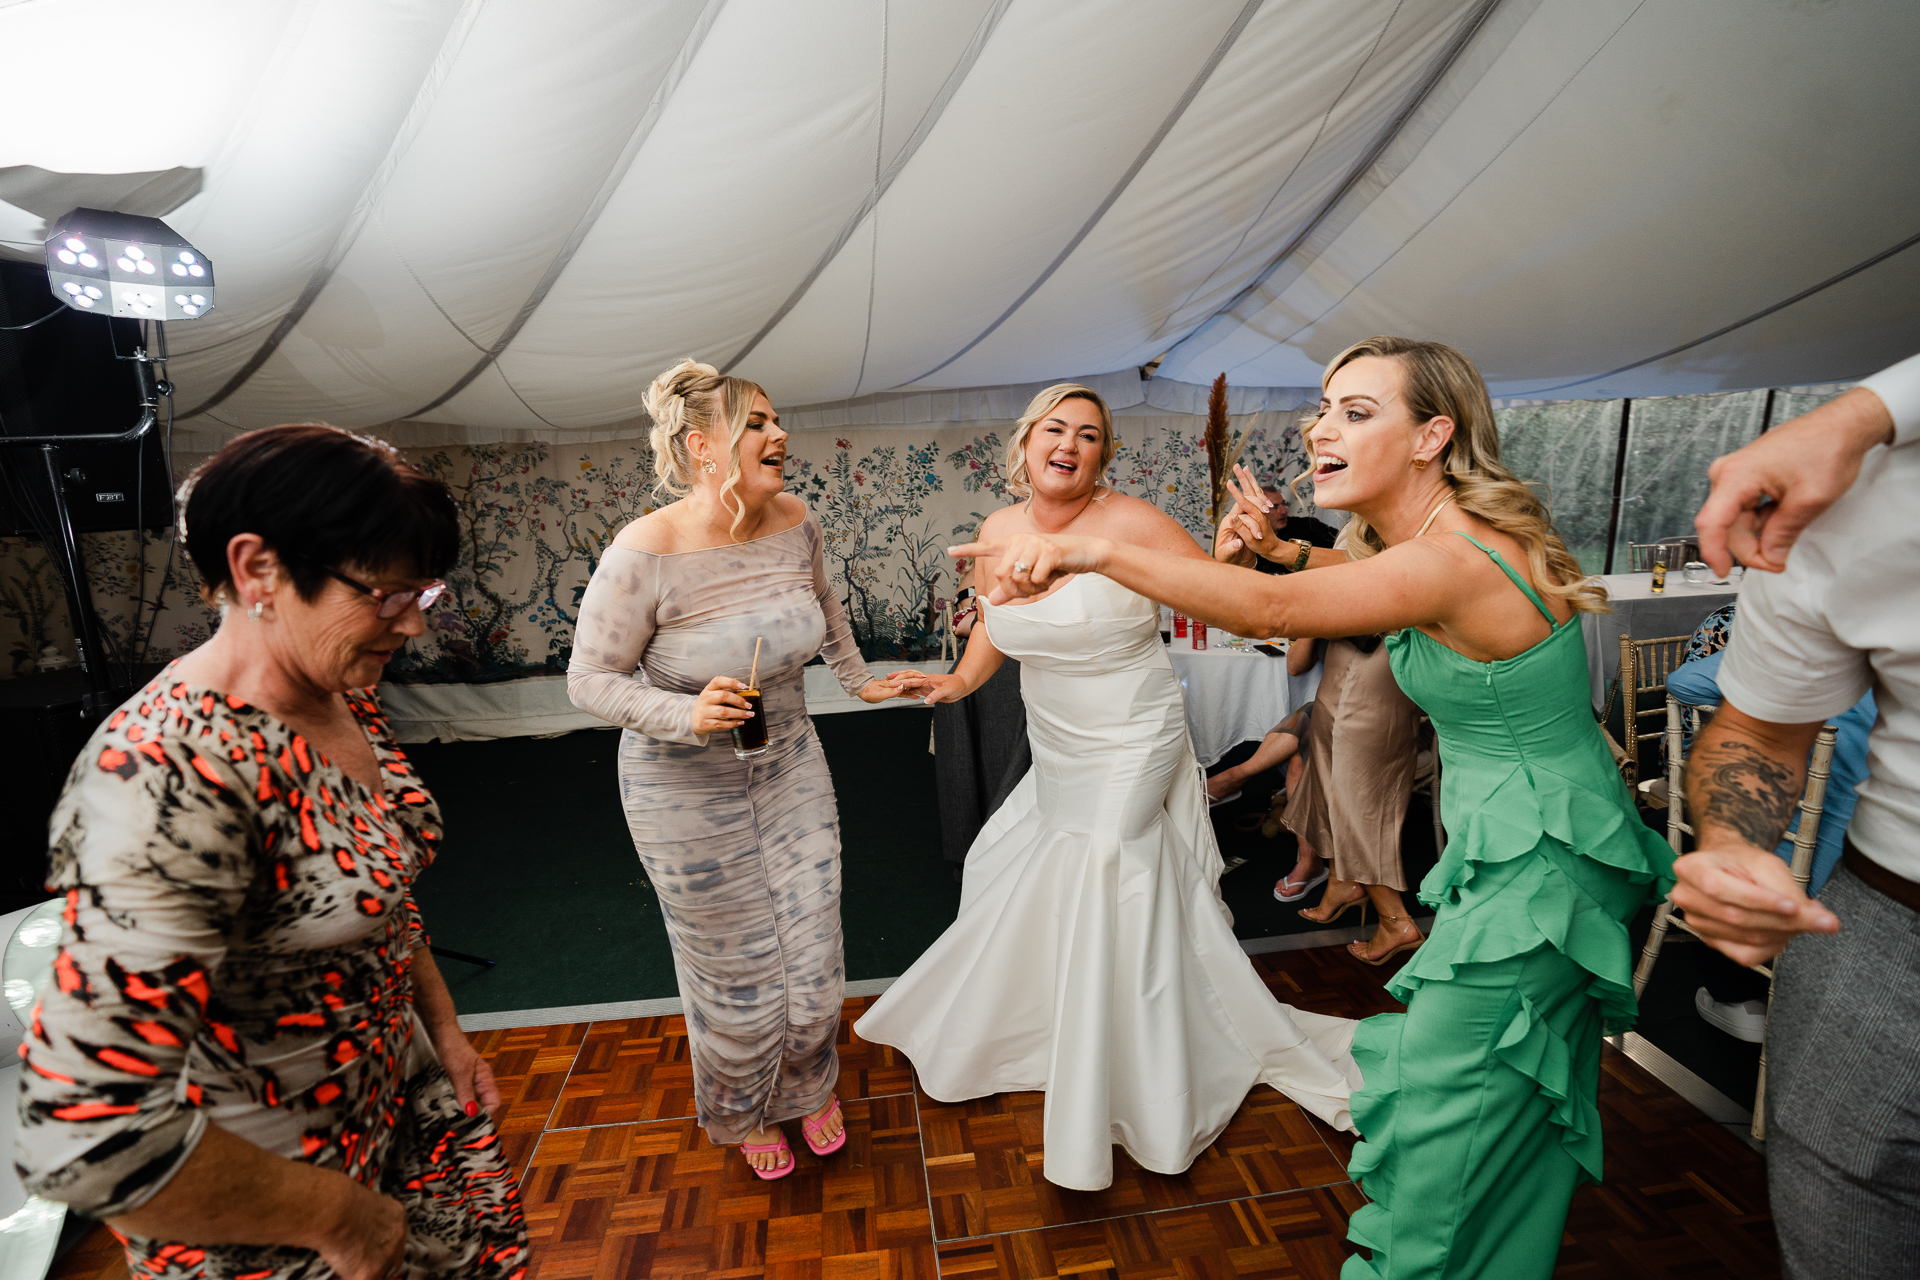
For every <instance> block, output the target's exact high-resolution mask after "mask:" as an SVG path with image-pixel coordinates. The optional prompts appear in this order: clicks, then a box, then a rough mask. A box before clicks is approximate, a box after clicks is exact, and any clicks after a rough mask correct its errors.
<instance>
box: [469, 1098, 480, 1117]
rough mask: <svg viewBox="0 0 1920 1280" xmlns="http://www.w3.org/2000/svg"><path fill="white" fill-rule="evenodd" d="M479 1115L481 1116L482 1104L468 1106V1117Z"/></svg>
mask: <svg viewBox="0 0 1920 1280" xmlns="http://www.w3.org/2000/svg"><path fill="white" fill-rule="evenodd" d="M479 1114H480V1104H479V1103H477V1102H469V1103H468V1104H467V1115H468V1116H469V1117H472V1116H477V1115H479Z"/></svg>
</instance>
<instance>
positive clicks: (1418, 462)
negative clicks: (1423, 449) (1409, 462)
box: [1413, 458, 1431, 471]
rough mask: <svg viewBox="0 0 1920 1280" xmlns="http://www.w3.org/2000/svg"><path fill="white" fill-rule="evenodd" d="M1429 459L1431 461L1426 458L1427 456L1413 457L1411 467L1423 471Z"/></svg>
mask: <svg viewBox="0 0 1920 1280" xmlns="http://www.w3.org/2000/svg"><path fill="white" fill-rule="evenodd" d="M1429 461H1431V459H1428V458H1415V459H1414V460H1413V469H1414V470H1415V471H1425V470H1426V469H1427V463H1428V462H1429Z"/></svg>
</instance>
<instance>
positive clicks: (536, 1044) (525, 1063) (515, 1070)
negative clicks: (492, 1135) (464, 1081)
mask: <svg viewBox="0 0 1920 1280" xmlns="http://www.w3.org/2000/svg"><path fill="white" fill-rule="evenodd" d="M589 1025H590V1024H588V1023H584V1022H576V1023H571V1024H569V1025H566V1026H558V1027H515V1028H512V1029H510V1030H504V1031H476V1032H474V1033H472V1034H471V1035H469V1036H468V1037H467V1039H469V1040H471V1041H472V1042H473V1047H474V1048H475V1049H476V1050H478V1051H479V1054H480V1056H481V1057H483V1058H485V1059H486V1060H487V1064H488V1065H489V1066H491V1067H492V1068H493V1079H494V1082H495V1083H496V1084H498V1085H499V1086H500V1099H501V1101H503V1102H505V1103H506V1104H507V1110H506V1113H505V1114H504V1115H502V1116H501V1117H500V1123H499V1128H500V1142H501V1149H502V1150H503V1151H504V1152H506V1156H507V1161H508V1163H509V1164H511V1165H512V1166H513V1170H514V1172H515V1173H520V1172H521V1171H523V1170H525V1169H526V1167H527V1157H529V1156H531V1155H532V1154H533V1148H534V1146H535V1144H537V1143H538V1142H539V1141H540V1135H541V1134H542V1133H545V1132H546V1130H547V1126H548V1124H549V1122H551V1121H552V1119H553V1110H554V1105H555V1104H556V1103H557V1102H558V1101H559V1100H560V1087H561V1085H562V1084H564V1083H565V1082H566V1079H567V1074H568V1073H569V1072H571V1071H572V1070H573V1065H574V1061H575V1059H577V1058H578V1057H579V1056H580V1046H581V1044H582V1043H583V1042H584V1041H585V1040H586V1038H587V1028H588V1026H589Z"/></svg>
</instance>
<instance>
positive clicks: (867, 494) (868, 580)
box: [0, 412, 1338, 684]
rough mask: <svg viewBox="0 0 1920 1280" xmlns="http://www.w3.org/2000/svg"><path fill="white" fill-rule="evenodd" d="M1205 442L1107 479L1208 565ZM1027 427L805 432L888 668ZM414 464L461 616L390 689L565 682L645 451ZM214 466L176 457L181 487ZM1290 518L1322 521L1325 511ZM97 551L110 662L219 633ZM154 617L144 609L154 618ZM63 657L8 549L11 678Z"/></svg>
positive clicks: (871, 641) (945, 582)
mask: <svg viewBox="0 0 1920 1280" xmlns="http://www.w3.org/2000/svg"><path fill="white" fill-rule="evenodd" d="M1296 419H1297V415H1296V414H1293V413H1277V412H1275V413H1259V414H1249V415H1244V416H1240V417H1236V418H1235V419H1234V421H1233V427H1234V429H1235V430H1236V431H1237V432H1246V433H1248V435H1247V446H1246V450H1245V453H1244V455H1243V461H1244V462H1245V463H1246V464H1247V465H1248V466H1249V467H1250V468H1251V469H1252V470H1253V471H1254V473H1255V474H1256V475H1259V476H1260V477H1261V478H1262V479H1263V480H1267V481H1269V482H1271V481H1274V480H1279V481H1282V482H1285V481H1289V480H1291V479H1292V478H1293V477H1295V476H1297V475H1299V474H1300V473H1301V472H1302V471H1303V470H1304V469H1305V465H1306V453H1305V448H1304V446H1303V444H1302V442H1301V439H1300V433H1299V429H1298V426H1297V422H1296ZM1204 424H1205V419H1203V418H1198V417H1194V416H1191V415H1186V414H1155V415H1145V414H1141V415H1127V414H1122V415H1121V416H1119V417H1117V418H1116V419H1115V426H1116V432H1115V434H1116V436H1117V438H1118V440H1119V448H1118V450H1117V452H1116V454H1115V456H1114V460H1113V465H1112V467H1111V469H1110V471H1109V481H1110V482H1111V483H1112V484H1113V485H1114V487H1116V488H1117V489H1119V490H1121V491H1122V492H1125V493H1130V494H1134V495H1136V496H1138V497H1142V498H1146V499H1148V500H1149V501H1152V502H1154V503H1155V504H1156V505H1158V506H1159V507H1161V508H1162V509H1163V510H1165V511H1166V512H1168V514H1170V515H1172V516H1173V517H1174V518H1175V519H1176V520H1178V521H1179V522H1180V523H1181V524H1182V525H1184V526H1185V527H1186V528H1187V529H1188V530H1189V531H1190V532H1191V533H1193V535H1194V536H1195V537H1196V538H1197V539H1199V540H1200V542H1201V544H1202V545H1203V546H1209V547H1210V546H1211V545H1212V544H1211V541H1210V532H1209V530H1208V529H1207V518H1206V517H1207V493H1208V477H1207V461H1206V452H1205V449H1204V447H1203V446H1202V444H1201V440H1200V431H1201V428H1202V427H1203V426H1204ZM1012 425H1013V424H1011V423H982V422H969V423H965V424H955V425H950V426H949V425H938V424H928V425H924V426H907V427H898V426H896V427H865V428H843V429H839V430H810V431H800V432H795V433H794V434H793V436H792V438H791V440H790V442H789V445H788V468H787V474H788V488H789V490H790V491H792V492H794V493H797V494H799V495H800V496H801V497H802V498H803V499H805V500H806V502H807V504H808V505H809V506H810V507H812V509H813V511H814V513H815V514H816V515H817V516H818V517H819V519H820V523H821V526H822V529H823V530H824V532H825V535H826V537H825V550H826V558H827V571H828V575H829V577H830V578H831V579H832V581H833V583H834V587H835V590H836V591H837V592H838V593H839V595H840V598H841V602H842V604H843V606H844V607H845V608H846V611H847V616H848V618H849V620H850V622H851V623H852V625H853V628H854V632H855V634H856V635H857V636H858V638H859V641H860V646H861V649H862V651H863V652H864V653H865V654H866V656H867V657H868V658H869V659H870V660H875V661H880V660H904V661H910V662H921V661H927V660H930V659H933V658H936V657H937V656H938V655H939V650H940V635H939V629H938V619H939V617H940V615H941V612H942V611H943V610H944V609H945V608H946V604H947V601H948V600H949V599H950V598H951V596H952V594H953V591H954V586H955V576H956V575H955V572H954V567H953V562H952V561H951V560H950V559H949V558H948V557H947V555H946V548H947V547H948V546H949V545H951V544H952V543H954V542H957V541H965V540H966V539H967V538H968V537H969V536H970V535H971V534H972V532H973V530H974V529H975V528H976V527H978V525H979V522H980V521H981V520H982V519H983V518H985V516H986V515H987V513H989V512H991V511H993V510H995V509H997V508H999V507H1002V506H1005V505H1007V504H1008V503H1009V502H1010V501H1011V500H1012V497H1011V495H1010V494H1008V493H1007V491H1006V477H1005V472H1004V469H1003V466H1002V454H1003V452H1004V449H1005V442H1006V439H1007V434H1008V432H1009V431H1010V429H1011V427H1012ZM404 452H405V453H406V454H407V456H408V457H409V458H410V459H412V460H413V461H414V462H415V463H416V464H417V465H419V466H421V467H423V468H424V469H426V470H427V471H429V472H430V473H432V474H433V475H436V476H438V477H440V478H441V479H442V480H444V481H445V482H446V483H447V485H448V486H449V487H450V488H451V489H452V490H453V493H454V495H455V497H456V498H457V499H458V501H459V504H460V512H461V526H462V529H461V531H462V547H461V554H460V562H459V565H458V566H457V567H456V568H455V570H454V571H453V572H452V573H451V574H450V575H449V576H448V584H449V587H450V590H449V592H448V595H447V598H446V600H445V601H444V602H443V603H442V604H440V605H439V606H437V607H436V608H435V609H434V610H433V611H432V612H431V613H430V614H429V615H428V631H427V634H426V635H425V636H423V637H421V638H420V639H418V640H416V641H414V642H413V643H412V644H410V645H409V646H408V647H407V649H406V651H405V652H403V653H402V654H401V655H400V656H399V657H397V658H396V659H395V660H394V662H393V664H392V667H391V670H390V675H389V679H390V680H393V681H398V682H402V683H420V684H488V683H493V682H497V681H502V680H512V679H517V678H522V677H526V676H532V675H544V674H552V673H554V672H557V671H561V670H564V669H565V667H566V664H567V659H568V656H569V654H570V652H571V649H572V644H573V625H574V619H575V617H576V615H577V613H578V610H579V605H580V597H581V594H582V592H583V591H584V590H585V589H586V584H587V579H588V578H589V577H590V576H591V575H592V573H593V571H594V569H595V567H596V566H597V565H598V564H599V561H600V555H601V551H602V549H603V548H604V547H605V546H606V545H607V544H608V543H609V542H610V541H611V540H612V539H613V536H614V534H615V533H616V532H618V530H619V529H620V527H621V526H622V525H624V524H626V523H627V522H628V521H630V520H633V519H635V518H636V517H638V516H640V515H642V514H644V513H645V512H647V511H649V510H651V509H652V507H653V506H654V505H655V503H656V501H657V499H656V498H655V497H654V493H653V484H654V474H653V456H652V452H651V450H650V449H649V448H648V445H647V442H646V440H645V439H630V440H616V441H607V442H601V443H594V444H579V445H566V444H551V443H531V444H481V445H467V446H458V447H446V448H417V449H407V450H404ZM198 461H199V458H197V457H187V456H176V459H175V463H176V469H177V470H179V471H181V472H182V473H184V472H185V471H187V470H189V469H191V467H192V466H193V465H194V464H195V463H197V462H198ZM1292 506H1293V510H1294V511H1295V512H1296V513H1297V514H1303V515H1308V514H1313V509H1312V506H1311V504H1310V503H1307V502H1302V501H1298V500H1296V501H1295V502H1294V503H1293V504H1292ZM1334 518H1335V519H1338V517H1334ZM82 543H83V545H84V548H85V553H86V556H87V562H88V568H89V572H90V576H91V578H92V584H93V592H94V600H95V605H96V608H97V609H98V610H99V612H100V614H101V619H102V623H103V625H104V627H105V628H106V630H107V633H108V646H109V649H110V651H111V652H110V655H109V656H110V657H113V658H114V659H115V660H119V661H127V660H131V659H133V658H135V657H143V658H144V660H146V661H150V662H161V661H165V660H167V659H170V658H172V657H175V656H177V655H179V654H181V653H184V652H186V651H187V650H189V649H191V648H192V647H193V646H195V645H196V644H199V643H200V642H201V641H203V640H205V639H206V638H207V636H208V635H209V634H211V631H212V628H213V626H214V625H215V624H216V622H217V617H216V615H215V614H214V613H213V612H212V611H210V610H208V609H206V608H204V607H203V606H202V605H201V604H200V602H199V595H198V592H199V583H198V580H197V578H196V576H195V575H194V573H193V570H192V568H191V567H190V566H189V565H188V564H187V562H186V558H185V556H184V555H183V554H180V553H179V552H177V551H176V549H175V548H174V547H173V545H172V539H171V536H170V535H168V536H161V535H150V536H149V537H148V539H147V542H146V548H145V554H144V558H143V556H142V555H141V553H140V551H139V549H138V545H137V540H136V538H135V536H134V535H133V534H130V533H115V534H93V535H87V536H85V537H83V538H82ZM143 564H144V567H145V572H144V578H143V574H142V566H143ZM136 600H140V601H143V602H144V603H143V604H142V605H141V606H140V607H138V608H136V607H135V604H134V602H135V601H136ZM156 606H157V608H156ZM49 644H52V645H54V646H55V647H56V648H57V649H58V650H60V651H62V652H64V653H65V654H67V655H68V656H71V655H72V652H73V642H72V626H71V624H70V622H69V621H68V617H67V608H66V603H65V600H64V597H63V595H62V588H61V586H60V582H59V578H58V576H57V575H56V574H55V572H54V571H53V568H52V565H51V563H50V562H49V561H48V560H47V558H46V556H45V554H44V553H43V552H42V551H41V549H40V547H39V546H38V545H37V544H35V543H31V542H27V541H25V540H23V539H0V677H6V676H10V675H14V674H20V673H22V672H24V671H28V670H31V669H32V664H33V663H34V662H35V660H36V658H37V656H38V655H39V654H40V652H41V651H42V649H44V648H45V647H46V646H47V645H49Z"/></svg>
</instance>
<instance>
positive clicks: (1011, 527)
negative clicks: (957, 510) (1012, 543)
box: [975, 502, 1026, 542]
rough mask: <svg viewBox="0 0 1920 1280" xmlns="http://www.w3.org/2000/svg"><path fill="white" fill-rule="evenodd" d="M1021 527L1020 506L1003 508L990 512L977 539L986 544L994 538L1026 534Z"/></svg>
mask: <svg viewBox="0 0 1920 1280" xmlns="http://www.w3.org/2000/svg"><path fill="white" fill-rule="evenodd" d="M1025 532H1026V530H1025V529H1023V528H1021V527H1020V504H1019V503H1017V502H1016V503H1014V504H1013V505H1012V506H1010V507H1002V508H1000V509H999V510H998V511H989V512H988V513H987V518H986V519H985V520H982V521H981V522H980V532H979V535H978V537H977V538H976V539H975V540H976V541H979V542H985V541H988V540H990V539H993V538H1004V537H1008V536H1009V535H1011V534H1015V533H1025Z"/></svg>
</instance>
